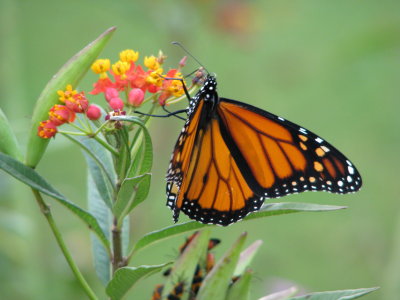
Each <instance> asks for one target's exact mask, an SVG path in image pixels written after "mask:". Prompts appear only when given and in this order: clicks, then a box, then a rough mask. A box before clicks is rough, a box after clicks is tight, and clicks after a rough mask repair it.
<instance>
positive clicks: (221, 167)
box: [167, 101, 263, 226]
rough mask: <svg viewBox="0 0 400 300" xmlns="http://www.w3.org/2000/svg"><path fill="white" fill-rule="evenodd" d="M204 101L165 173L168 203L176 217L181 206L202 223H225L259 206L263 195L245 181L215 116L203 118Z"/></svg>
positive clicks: (185, 129)
mask: <svg viewBox="0 0 400 300" xmlns="http://www.w3.org/2000/svg"><path fill="white" fill-rule="evenodd" d="M203 103H204V102H203V101H201V102H200V104H199V105H198V108H197V110H196V111H195V112H194V114H193V118H192V119H191V120H190V121H189V122H188V123H187V124H188V125H186V126H185V127H184V130H183V131H182V133H181V135H180V137H179V138H178V142H177V145H176V146H175V150H174V153H173V156H172V160H171V165H170V168H169V170H170V171H169V172H168V175H167V197H168V200H167V205H168V206H169V207H170V208H171V209H173V211H174V219H175V221H176V220H177V218H178V216H179V211H180V210H182V211H183V212H184V213H185V214H187V215H188V216H189V217H190V218H192V219H195V220H197V221H200V222H202V223H213V224H220V225H225V226H226V225H229V224H231V223H234V222H236V221H238V220H240V219H242V218H243V217H244V216H246V215H247V214H248V213H249V212H251V211H255V210H258V209H259V208H260V207H261V205H262V203H263V199H262V198H260V197H259V196H257V195H256V194H255V193H254V192H253V191H252V190H251V188H250V187H249V185H248V184H247V182H246V180H245V178H244V176H243V175H242V172H241V171H240V169H239V167H238V165H237V163H236V161H235V159H234V158H233V156H232V154H231V153H230V150H229V148H228V146H227V145H226V143H225V141H224V139H223V137H222V134H221V129H220V124H219V122H218V119H217V118H211V119H210V120H207V122H204V121H202V120H204V119H203V117H205V115H207V111H206V110H205V109H202V105H204V104H203ZM202 114H203V116H202ZM176 170H178V171H179V174H178V173H177V171H176Z"/></svg>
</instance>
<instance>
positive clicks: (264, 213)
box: [131, 202, 346, 255]
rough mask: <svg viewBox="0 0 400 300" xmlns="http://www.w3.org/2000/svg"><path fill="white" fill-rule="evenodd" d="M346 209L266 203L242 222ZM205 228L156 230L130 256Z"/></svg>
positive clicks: (191, 225)
mask: <svg viewBox="0 0 400 300" xmlns="http://www.w3.org/2000/svg"><path fill="white" fill-rule="evenodd" d="M343 208H346V207H344V206H333V205H319V204H310V203H292V202H282V203H268V204H264V206H263V207H262V208H261V209H260V210H259V211H257V212H254V213H252V214H250V215H248V216H247V217H246V218H244V219H243V221H247V220H252V219H258V218H265V217H270V216H278V215H284V214H290V213H296V212H319V211H331V210H338V209H343ZM206 226H213V225H207V224H202V223H199V222H196V221H189V222H185V223H180V224H176V225H172V226H169V227H166V228H163V229H160V230H156V231H153V232H150V233H148V234H146V235H144V236H143V237H142V238H141V239H140V240H139V241H138V242H137V243H136V244H135V246H134V248H133V249H132V251H131V255H133V254H135V253H136V252H138V251H139V250H142V249H143V248H145V247H147V246H149V245H151V244H154V243H157V242H159V241H161V240H164V239H167V238H170V237H172V236H176V235H178V234H181V233H185V232H189V231H193V230H197V229H200V228H204V227H206Z"/></svg>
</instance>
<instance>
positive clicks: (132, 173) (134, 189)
mask: <svg viewBox="0 0 400 300" xmlns="http://www.w3.org/2000/svg"><path fill="white" fill-rule="evenodd" d="M111 120H118V121H125V122H131V123H134V124H136V125H139V126H140V128H141V135H139V136H138V138H137V139H136V140H135V143H137V144H136V145H137V150H136V149H134V150H133V151H132V152H133V155H134V158H133V159H131V161H132V163H131V165H130V166H129V171H128V173H127V178H125V179H124V180H123V182H122V184H121V188H120V190H119V192H118V195H117V201H116V202H115V204H114V208H113V211H114V214H115V215H116V217H117V218H118V219H119V220H120V219H121V218H123V217H124V216H125V215H127V214H128V213H129V212H131V211H132V209H133V208H135V207H136V206H137V205H138V204H140V203H141V202H143V201H144V200H145V199H146V198H147V196H148V193H149V190H150V181H151V174H150V171H151V167H152V164H153V146H152V143H151V137H150V134H149V132H148V130H147V128H146V126H145V125H144V124H143V122H142V121H141V119H140V118H137V117H135V116H117V117H112V118H111ZM142 137H143V140H142ZM136 145H135V146H136ZM142 147H143V148H142ZM134 148H136V147H134Z"/></svg>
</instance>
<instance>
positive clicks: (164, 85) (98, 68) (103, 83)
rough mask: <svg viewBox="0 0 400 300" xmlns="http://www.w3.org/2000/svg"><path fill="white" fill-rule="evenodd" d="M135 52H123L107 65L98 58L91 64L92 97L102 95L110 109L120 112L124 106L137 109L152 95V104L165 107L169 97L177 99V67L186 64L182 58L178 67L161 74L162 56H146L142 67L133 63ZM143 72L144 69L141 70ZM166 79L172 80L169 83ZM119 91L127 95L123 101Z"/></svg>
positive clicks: (179, 78)
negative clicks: (93, 74)
mask: <svg viewBox="0 0 400 300" xmlns="http://www.w3.org/2000/svg"><path fill="white" fill-rule="evenodd" d="M138 58H139V53H138V52H137V51H134V50H131V49H127V50H124V51H122V52H120V54H119V60H118V61H117V62H116V63H114V64H112V65H111V62H110V60H109V59H98V60H96V61H95V62H94V64H93V65H92V71H93V72H94V73H96V74H98V75H99V79H98V81H97V82H96V83H94V85H93V87H94V88H93V90H92V91H91V92H90V94H92V95H97V94H99V93H104V97H105V99H106V100H107V102H108V104H109V106H110V108H111V109H114V110H118V109H119V110H122V109H124V107H125V106H131V107H133V108H137V107H139V106H141V105H142V103H143V102H144V101H145V94H146V92H147V93H150V94H152V96H151V99H152V100H153V102H158V103H159V104H160V105H165V104H166V102H165V101H166V100H167V99H168V98H169V97H171V96H174V97H180V96H182V95H183V94H184V89H183V85H182V83H183V77H182V74H181V72H180V71H181V68H182V67H183V66H184V65H185V63H186V58H185V57H184V58H183V59H182V60H181V61H180V63H179V67H178V68H176V69H171V70H169V71H168V72H167V73H166V74H164V73H163V72H164V69H163V64H164V62H165V59H166V56H165V55H164V54H163V53H162V52H161V51H160V52H159V54H158V56H157V57H156V56H154V55H151V56H146V57H145V58H144V61H143V64H144V67H142V66H141V65H139V64H137V60H138ZM145 69H146V70H145ZM165 78H167V80H165ZM168 78H176V79H175V80H169V79H168ZM120 92H122V93H123V94H125V95H128V97H127V99H126V101H124V100H123V99H122V98H121V96H120Z"/></svg>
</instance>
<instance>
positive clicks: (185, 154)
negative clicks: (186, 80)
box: [167, 84, 361, 226]
mask: <svg viewBox="0 0 400 300" xmlns="http://www.w3.org/2000/svg"><path fill="white" fill-rule="evenodd" d="M206 85H207V84H205V86H206ZM212 87H213V89H211V88H210V89H208V92H209V93H210V94H207V90H205V92H204V93H205V94H204V95H205V98H208V99H217V96H216V94H215V95H214V94H211V93H212V91H214V88H215V86H212ZM203 91H204V89H203V88H202V89H201V92H200V93H199V94H198V95H199V96H202V95H203V94H202V93H203ZM211 95H213V96H211ZM188 112H189V115H188V120H187V122H186V124H185V126H184V127H183V129H182V132H181V134H180V136H179V138H178V141H177V143H176V146H175V148H174V151H173V154H172V158H171V163H170V167H169V169H168V173H167V198H168V200H167V205H168V206H169V207H170V208H171V209H172V210H173V211H174V220H175V222H176V221H177V220H178V217H179V212H180V211H181V210H182V211H183V212H184V213H185V214H186V215H188V216H189V217H190V218H191V219H195V220H197V221H200V222H202V223H212V224H219V225H223V226H227V225H229V224H231V223H234V222H236V221H238V220H240V219H242V218H243V217H244V216H246V215H247V214H248V213H250V212H252V211H257V210H259V209H260V207H261V205H262V203H263V201H264V199H267V198H276V197H281V196H284V195H288V194H292V193H299V192H303V191H309V190H311V191H328V192H332V193H349V192H355V191H357V190H358V189H359V188H360V187H361V177H360V175H359V173H358V171H357V170H356V168H355V167H354V166H353V165H352V163H351V162H350V161H349V160H348V159H347V158H346V157H345V156H344V155H343V154H341V153H340V152H339V151H338V150H337V149H336V148H334V147H333V146H332V145H330V144H329V143H328V142H326V141H324V140H323V139H322V138H320V137H318V136H317V135H315V134H314V133H312V132H311V131H309V130H306V129H304V128H302V127H300V126H298V125H296V124H294V123H292V122H289V121H287V120H284V119H283V118H280V117H278V116H275V115H273V114H271V113H269V112H266V111H264V110H261V109H259V108H256V107H254V106H251V105H248V104H245V103H242V102H238V101H234V100H229V99H224V98H220V99H218V102H212V101H208V102H207V101H206V100H204V99H203V98H201V97H195V98H194V99H192V100H191V102H190V107H189V111H188Z"/></svg>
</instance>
